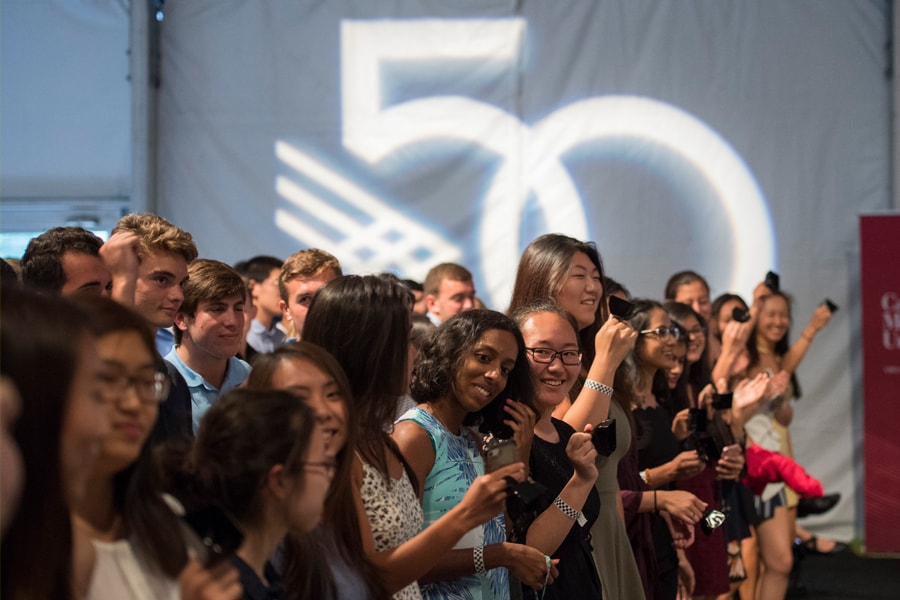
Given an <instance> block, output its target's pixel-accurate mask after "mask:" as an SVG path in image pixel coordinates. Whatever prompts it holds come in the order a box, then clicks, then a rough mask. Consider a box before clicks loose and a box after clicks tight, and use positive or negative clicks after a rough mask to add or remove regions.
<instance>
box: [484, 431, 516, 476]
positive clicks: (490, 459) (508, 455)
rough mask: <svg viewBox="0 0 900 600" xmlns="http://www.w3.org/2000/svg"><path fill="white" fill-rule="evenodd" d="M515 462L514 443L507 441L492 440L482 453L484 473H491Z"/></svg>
mask: <svg viewBox="0 0 900 600" xmlns="http://www.w3.org/2000/svg"><path fill="white" fill-rule="evenodd" d="M514 462H516V443H515V442H514V441H513V440H511V439H509V440H498V439H496V438H495V439H494V440H492V441H491V442H489V443H488V447H487V448H486V449H485V452H484V472H485V473H493V472H494V471H496V470H497V469H500V468H501V467H505V466H506V465H511V464H513V463H514Z"/></svg>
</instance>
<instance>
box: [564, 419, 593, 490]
mask: <svg viewBox="0 0 900 600" xmlns="http://www.w3.org/2000/svg"><path fill="white" fill-rule="evenodd" d="M589 428H590V426H588V427H587V428H586V429H589ZM566 456H568V457H569V462H571V463H572V467H573V468H574V469H575V477H577V478H579V479H580V480H582V481H589V482H591V483H593V482H595V481H597V449H596V448H594V442H592V441H591V434H590V433H588V432H587V431H585V432H584V433H573V434H572V437H570V438H569V443H568V444H566Z"/></svg>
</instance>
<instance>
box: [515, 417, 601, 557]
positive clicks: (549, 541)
mask: <svg viewBox="0 0 900 600" xmlns="http://www.w3.org/2000/svg"><path fill="white" fill-rule="evenodd" d="M566 455H567V456H568V457H569V461H570V462H571V463H572V466H573V467H574V468H575V472H574V473H573V474H572V478H571V479H569V482H568V483H567V484H566V486H565V487H564V488H563V489H562V491H561V492H560V493H559V498H560V499H561V500H562V501H563V502H565V503H566V504H568V505H569V506H570V507H571V508H573V509H575V510H577V511H578V512H579V513H580V512H581V509H582V508H584V502H585V500H587V497H588V494H589V493H590V492H591V489H592V488H593V487H594V482H595V481H596V480H597V467H596V465H595V464H594V461H595V459H596V458H597V450H596V449H594V444H593V442H592V441H591V434H590V433H575V434H573V435H572V437H571V438H569V442H568V444H566ZM575 522H576V521H574V520H573V519H572V518H571V517H569V516H567V515H566V514H564V513H563V512H562V511H561V510H560V509H559V508H558V507H557V506H556V505H555V504H551V505H550V506H549V507H548V508H547V510H545V511H544V512H542V513H541V514H540V515H538V517H537V519H535V520H534V522H533V523H532V524H531V526H530V527H529V528H528V533H527V534H526V536H525V543H526V544H528V545H529V546H532V547H533V548H537V549H538V550H540V551H541V552H543V553H544V554H548V555H550V554H553V553H554V552H556V550H557V549H558V548H559V545H560V544H562V542H563V540H564V539H566V536H567V535H569V531H570V530H571V529H572V526H573V525H574V524H575Z"/></svg>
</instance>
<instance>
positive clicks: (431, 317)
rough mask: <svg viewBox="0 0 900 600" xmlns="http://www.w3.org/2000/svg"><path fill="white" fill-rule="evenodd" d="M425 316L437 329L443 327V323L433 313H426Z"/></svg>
mask: <svg viewBox="0 0 900 600" xmlns="http://www.w3.org/2000/svg"><path fill="white" fill-rule="evenodd" d="M425 316H426V317H428V320H429V321H431V323H432V324H433V325H434V326H435V327H440V326H441V321H440V319H438V318H437V317H436V316H434V315H433V314H431V311H428V312H426V313H425Z"/></svg>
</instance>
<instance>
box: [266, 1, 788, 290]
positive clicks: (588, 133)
mask: <svg viewBox="0 0 900 600" xmlns="http://www.w3.org/2000/svg"><path fill="white" fill-rule="evenodd" d="M526 34H527V28H526V22H525V20H524V19H520V18H511V19H490V20H488V19H455V20H453V19H451V20H447V19H420V20H379V21H344V22H343V23H342V24H341V85H342V89H341V99H342V109H341V110H342V114H341V126H342V132H343V135H342V140H341V141H342V144H343V147H344V149H345V150H346V151H347V152H349V153H351V154H352V155H353V156H354V157H355V159H357V161H358V160H362V161H363V162H364V163H365V164H368V165H370V166H371V167H372V169H373V170H375V169H376V167H379V168H382V170H384V166H385V164H388V163H390V165H391V166H389V167H387V171H386V173H387V176H390V172H391V169H393V171H394V172H396V171H397V170H400V169H402V168H403V165H401V164H395V163H394V162H391V161H396V157H397V156H398V154H399V152H400V151H401V150H402V149H404V148H406V147H409V146H411V145H414V144H421V143H423V142H428V143H430V144H432V145H433V144H434V143H435V142H436V141H442V142H445V143H448V144H452V145H453V146H452V147H454V148H460V147H471V148H478V149H480V150H483V151H487V153H488V154H493V155H495V156H496V157H498V160H499V161H500V166H499V168H498V169H497V170H496V171H495V172H494V175H493V177H492V179H491V181H490V182H489V184H488V185H487V186H486V189H485V190H484V196H483V199H482V202H481V205H482V206H483V209H482V211H481V214H480V215H479V216H480V223H479V224H478V230H479V231H480V232H481V233H480V239H479V248H478V250H479V251H478V252H477V255H478V256H479V257H480V258H479V260H480V261H481V264H478V265H473V264H471V262H470V261H469V262H467V266H470V267H472V268H474V269H475V270H477V271H479V272H480V273H481V278H482V280H483V281H484V282H485V283H486V285H487V289H486V290H484V289H480V290H479V293H480V294H482V295H484V296H486V298H487V300H488V304H489V305H493V306H498V307H502V306H504V305H505V303H506V302H507V301H508V298H509V293H510V290H511V288H512V281H513V278H514V277H515V269H514V267H513V266H514V265H516V264H517V263H518V258H519V255H520V253H521V250H522V247H523V244H525V243H527V242H528V241H529V240H521V239H520V232H521V231H522V229H523V225H527V224H526V223H523V222H522V219H523V207H524V206H525V203H526V201H528V200H529V199H531V201H533V202H534V204H535V205H536V206H537V207H538V208H539V212H540V216H541V218H542V219H543V223H542V226H543V229H544V230H546V231H555V232H561V233H565V234H568V235H571V236H573V237H576V238H579V239H591V237H592V236H591V232H590V231H589V228H588V218H587V215H586V213H585V207H584V203H583V201H582V198H581V197H580V195H579V192H578V186H577V185H576V182H575V181H574V180H573V178H572V175H571V174H570V172H569V170H568V169H567V168H566V165H565V164H564V163H563V162H562V157H563V156H564V155H565V154H566V153H567V152H570V151H572V150H573V149H575V148H578V147H581V146H588V145H590V147H592V148H593V147H603V145H604V144H610V145H611V144H613V143H615V147H616V148H618V149H619V151H622V149H627V147H628V144H629V143H633V144H637V143H639V144H643V145H646V144H647V143H651V144H653V145H654V146H656V147H658V148H660V149H662V150H664V151H665V152H668V153H672V154H673V155H675V156H677V157H679V158H680V159H681V161H682V163H681V164H687V165H689V167H690V168H692V169H693V170H694V171H695V172H694V173H692V174H690V176H689V177H693V178H699V179H702V180H703V181H704V182H705V183H706V185H708V186H709V188H710V189H711V190H713V193H714V195H715V197H716V198H717V200H718V202H719V203H720V204H721V206H722V208H723V209H724V212H725V213H726V214H727V215H728V220H729V226H730V228H731V237H730V239H731V240H733V248H732V249H731V250H732V256H733V265H732V266H731V269H730V273H731V281H730V282H729V285H728V289H732V290H739V291H745V292H746V291H749V290H750V289H752V287H753V285H754V284H755V283H756V282H757V281H758V279H759V273H762V272H765V271H766V270H767V269H769V268H771V267H772V266H773V265H775V259H776V257H775V244H774V232H773V231H772V225H771V219H770V216H769V211H768V207H767V204H766V201H765V198H764V197H763V194H762V192H761V191H760V189H759V187H758V186H757V184H756V181H755V179H754V177H753V175H752V174H751V173H750V172H749V170H748V168H747V167H746V165H745V164H744V162H743V160H741V158H740V156H738V155H737V153H736V152H735V151H734V150H733V149H732V148H731V146H730V145H729V144H728V143H727V142H726V141H725V140H723V139H722V137H721V136H719V135H718V134H717V133H716V132H715V131H713V130H712V129H711V128H710V127H709V126H707V125H706V124H705V123H703V122H702V121H700V120H699V119H697V118H695V117H694V116H692V115H690V114H688V113H687V112H685V111H683V110H680V109H678V108H676V107H674V106H671V105H669V104H666V103H664V102H660V101H658V100H654V99H651V98H645V97H636V96H598V97H593V98H587V99H582V100H578V101H574V102H572V103H570V104H568V105H566V106H562V107H560V108H558V109H556V110H554V111H553V112H550V113H549V114H547V115H546V116H545V117H543V118H542V119H541V120H539V121H538V122H536V123H533V124H530V125H529V124H526V123H523V122H522V121H521V120H520V118H519V117H518V116H517V115H516V114H513V112H511V111H509V110H505V109H503V108H501V107H499V106H497V105H495V104H492V103H489V102H486V101H484V100H483V99H477V98H472V97H465V96H462V95H448V94H440V95H430V96H422V97H416V98H409V99H407V98H401V99H399V100H397V101H395V102H393V103H391V102H389V101H388V99H389V98H390V96H391V94H390V93H389V90H387V89H386V82H385V79H386V75H385V73H387V72H389V71H390V66H392V65H398V64H400V65H404V64H412V65H417V66H419V67H421V66H432V67H433V72H434V73H435V77H437V76H439V74H440V69H441V66H442V65H446V64H447V63H448V61H467V60H468V61H472V60H478V61H484V62H485V63H486V64H490V65H494V66H495V67H496V66H497V65H501V66H502V67H503V68H493V69H487V70H486V74H485V75H484V77H486V78H487V77H490V78H494V80H493V81H491V83H492V84H494V87H498V88H503V86H507V87H509V86H511V85H515V84H516V79H517V78H518V77H519V76H520V70H521V68H522V67H521V63H522V61H523V58H522V47H523V42H524V39H525V35H526ZM414 72H415V73H417V74H418V75H417V76H421V72H422V69H419V70H415V71H414ZM476 76H477V75H476ZM392 83H394V84H395V85H396V81H393V82H392ZM314 153H315V149H311V148H300V147H297V145H295V144H292V143H290V142H288V141H285V140H280V141H278V142H277V144H276V155H277V157H278V159H279V160H280V161H281V162H282V164H283V166H284V167H287V169H288V175H282V176H279V177H278V179H277V181H276V189H277V191H278V194H279V195H280V196H281V198H283V199H284V201H285V202H284V203H283V205H282V207H281V208H279V209H278V210H277V212H276V217H275V218H276V223H277V225H278V227H279V228H280V229H282V230H283V231H285V232H287V233H288V234H290V235H292V236H293V237H295V238H296V239H297V240H298V241H300V242H302V243H304V244H306V245H308V246H321V247H325V248H328V249H330V250H331V249H334V252H335V254H336V255H338V256H339V257H340V258H341V260H342V261H343V262H345V263H346V267H347V270H348V271H350V272H352V271H360V270H364V271H377V270H395V271H399V272H400V273H401V275H403V276H409V277H414V278H419V279H421V278H422V277H423V276H424V274H425V272H426V271H427V269H428V268H429V267H431V266H433V265H434V264H437V263H439V262H443V261H453V262H460V261H461V258H460V257H462V256H463V251H462V248H461V247H460V245H459V242H454V240H452V239H450V237H449V234H448V233H447V232H443V231H439V230H438V229H439V226H438V225H429V224H428V222H427V220H426V219H425V218H421V219H414V218H411V217H410V215H409V211H408V210H405V209H404V208H403V207H401V206H398V205H397V204H396V203H392V201H391V199H390V198H379V197H376V196H375V195H374V194H372V193H371V192H368V191H366V190H365V189H363V187H362V186H361V185H360V184H358V183H355V182H354V181H353V180H352V178H351V176H350V175H349V174H348V173H345V172H342V171H341V169H340V168H339V167H337V166H333V159H332V160H331V161H329V163H332V164H328V165H326V164H325V162H323V161H322V160H320V159H317V158H315V157H314V156H313V154H314ZM388 159H391V160H388ZM653 168H656V169H658V170H659V169H666V168H669V169H671V168H674V167H662V166H655V167H653ZM660 174H661V175H666V176H668V177H667V180H668V181H675V182H677V181H679V180H684V179H685V174H684V173H660ZM382 176H385V175H384V173H382ZM423 217H424V215H423ZM601 251H602V248H601Z"/></svg>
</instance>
